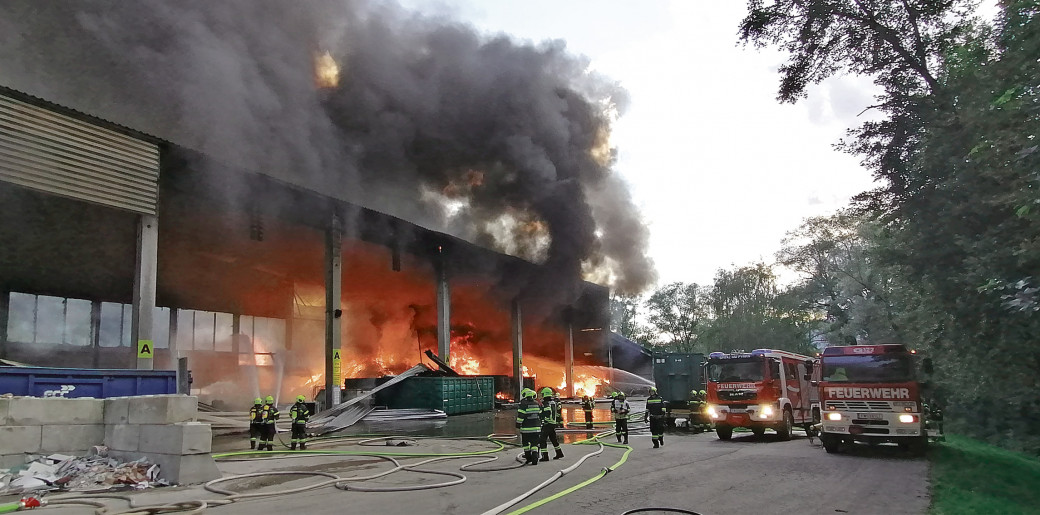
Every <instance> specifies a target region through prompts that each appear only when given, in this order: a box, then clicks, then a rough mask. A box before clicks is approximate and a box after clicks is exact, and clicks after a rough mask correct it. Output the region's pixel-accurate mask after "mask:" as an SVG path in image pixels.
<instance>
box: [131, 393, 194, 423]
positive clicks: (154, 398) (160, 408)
mask: <svg viewBox="0 0 1040 515" xmlns="http://www.w3.org/2000/svg"><path fill="white" fill-rule="evenodd" d="M129 399H130V413H129V420H128V422H129V423H131V424H176V423H178V422H191V421H194V420H195V416H196V414H198V411H199V400H198V398H196V397H190V396H187V395H144V396H141V397H129Z"/></svg>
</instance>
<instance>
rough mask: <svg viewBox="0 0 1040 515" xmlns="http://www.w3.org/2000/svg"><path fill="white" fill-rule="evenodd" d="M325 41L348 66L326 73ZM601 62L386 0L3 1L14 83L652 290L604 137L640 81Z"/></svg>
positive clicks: (501, 246) (554, 44)
mask: <svg viewBox="0 0 1040 515" xmlns="http://www.w3.org/2000/svg"><path fill="white" fill-rule="evenodd" d="M324 52H328V54H329V55H330V56H331V57H332V59H333V60H335V61H336V63H337V64H338V66H339V81H338V85H336V86H334V87H328V88H317V87H316V85H315V77H314V64H315V58H316V56H318V55H322V54H323V53H324ZM587 65H588V63H587V62H586V61H585V60H583V59H581V58H578V57H575V56H573V55H570V54H568V53H567V52H566V48H565V45H564V43H563V42H562V41H551V42H545V43H541V44H537V45H531V44H521V43H518V42H516V41H513V40H511V39H510V38H508V37H506V36H496V37H487V36H484V35H481V34H478V33H477V32H475V31H474V29H472V28H470V27H468V26H465V25H462V24H460V23H456V22H453V21H451V20H446V19H442V18H427V17H422V16H419V15H415V14H411V13H408V12H405V11H404V10H402V9H401V8H400V7H398V6H396V5H393V4H389V3H385V2H344V1H342V0H317V1H294V2H284V1H280V0H279V1H275V0H268V1H257V0H233V1H220V2H211V1H177V2H169V1H167V0H135V1H134V2H114V1H77V2H37V1H34V0H16V1H6V2H3V3H0V70H2V75H0V77H2V78H0V81H3V82H4V83H5V84H7V85H10V86H12V87H14V88H16V89H21V90H24V91H27V92H29V93H32V94H34V95H37V96H41V97H44V98H47V99H49V100H53V101H55V102H58V103H62V104H65V105H68V106H70V107H73V108H76V109H80V110H82V111H85V112H87V113H89V114H94V115H97V116H100V117H102V118H106V119H109V120H112V121H115V122H117V123H122V124H125V125H128V126H130V127H133V128H137V129H140V130H142V131H144V132H148V133H152V134H155V135H157V136H159V137H162V138H165V139H167V140H169V141H172V142H174V143H176V144H179V145H182V146H185V147H189V148H193V149H195V150H199V151H201V152H203V153H205V154H209V155H211V156H214V157H216V158H218V159H220V160H223V161H226V162H233V163H235V164H236V165H238V166H241V167H243V168H249V169H253V170H256V171H259V172H262V173H266V174H269V175H272V176H275V177H278V178H280V179H283V180H287V181H290V182H293V183H296V184H299V185H302V186H305V187H308V188H311V189H314V190H317V191H320V192H322V193H325V194H328V195H331V196H334V197H338V198H341V199H344V200H349V201H351V202H355V203H358V204H361V205H364V206H366V207H370V208H372V209H376V210H379V211H382V212H386V213H390V214H393V215H396V216H400V217H402V218H405V219H407V220H409V221H412V222H414V223H417V224H419V225H423V226H426V227H429V228H432V229H436V230H444V231H446V232H449V233H451V234H455V235H457V236H460V237H463V238H465V239H468V240H471V241H475V242H478V243H481V244H483V245H486V246H489V247H491V248H494V249H496V250H501V251H505V252H509V253H512V254H515V255H519V256H521V257H525V258H528V259H532V260H535V261H537V262H541V263H544V264H545V265H546V266H548V267H549V268H550V269H551V270H553V271H555V272H557V274H554V275H556V276H557V278H558V279H564V278H566V279H568V280H569V281H570V282H571V283H572V284H575V285H576V283H577V279H579V278H580V277H581V276H582V273H585V274H587V275H590V277H591V278H593V279H594V280H598V281H600V282H604V283H609V284H610V285H612V286H614V287H616V288H618V289H621V290H626V291H635V290H640V289H642V288H643V287H645V286H647V285H648V284H649V283H650V282H652V281H653V279H654V270H653V264H652V262H651V261H650V259H649V258H648V257H647V256H646V246H647V239H648V231H647V228H646V226H645V225H644V224H643V223H642V221H641V219H640V215H639V212H638V210H637V209H636V207H635V206H634V205H633V203H632V200H631V197H630V195H629V191H628V188H627V186H626V185H625V183H624V182H623V181H622V180H621V178H620V177H619V176H618V175H617V174H616V173H614V172H613V170H612V166H613V164H614V152H613V149H611V148H610V147H609V132H610V124H611V121H612V119H613V117H614V116H616V115H617V113H619V112H620V111H621V110H622V109H623V105H624V102H625V93H624V91H623V90H622V89H620V88H619V87H618V86H617V85H616V84H614V83H612V82H611V81H609V80H607V79H605V78H603V77H599V76H597V75H595V74H592V73H589V72H588V66H587ZM558 286H563V285H558Z"/></svg>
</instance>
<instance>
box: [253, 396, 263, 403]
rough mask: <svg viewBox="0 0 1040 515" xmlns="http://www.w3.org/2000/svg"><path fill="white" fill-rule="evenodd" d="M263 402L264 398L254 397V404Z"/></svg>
mask: <svg viewBox="0 0 1040 515" xmlns="http://www.w3.org/2000/svg"><path fill="white" fill-rule="evenodd" d="M263 403H264V400H263V399H261V398H260V397H257V398H255V399H253V404H263Z"/></svg>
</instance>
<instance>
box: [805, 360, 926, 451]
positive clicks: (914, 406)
mask: <svg viewBox="0 0 1040 515" xmlns="http://www.w3.org/2000/svg"><path fill="white" fill-rule="evenodd" d="M820 368H821V370H820V372H819V377H820V380H819V396H820V404H821V406H822V408H823V423H822V424H821V433H820V439H821V441H822V442H823V446H824V448H825V449H827V452H838V451H839V450H840V448H841V445H842V444H851V443H853V442H867V443H872V444H875V443H884V442H890V443H897V444H900V445H901V446H903V447H905V448H907V449H908V450H911V451H913V452H915V453H923V452H924V450H925V447H926V445H927V441H928V436H927V432H926V431H925V426H924V422H925V421H924V416H923V414H922V403H921V388H920V384H919V383H918V381H917V377H916V371H915V367H914V359H913V352H912V351H910V350H908V349H907V348H906V347H905V346H903V345H900V344H883V345H854V346H840V347H827V348H826V349H824V352H823V356H822V357H821V358H820Z"/></svg>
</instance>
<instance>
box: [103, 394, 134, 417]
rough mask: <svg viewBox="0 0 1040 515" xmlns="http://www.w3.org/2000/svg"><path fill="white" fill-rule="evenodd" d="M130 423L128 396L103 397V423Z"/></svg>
mask: <svg viewBox="0 0 1040 515" xmlns="http://www.w3.org/2000/svg"><path fill="white" fill-rule="evenodd" d="M129 423H130V397H111V398H108V399H105V424H129Z"/></svg>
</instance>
